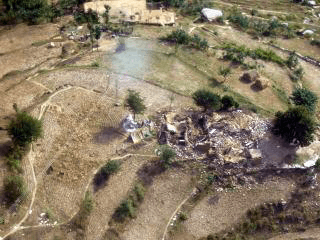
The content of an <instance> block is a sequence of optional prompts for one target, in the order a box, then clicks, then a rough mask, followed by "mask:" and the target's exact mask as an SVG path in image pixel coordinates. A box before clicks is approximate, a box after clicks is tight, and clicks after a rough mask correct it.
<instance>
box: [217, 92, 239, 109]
mask: <svg viewBox="0 0 320 240" xmlns="http://www.w3.org/2000/svg"><path fill="white" fill-rule="evenodd" d="M221 103H222V110H227V109H229V108H231V107H235V108H238V107H239V103H238V102H236V101H235V100H234V98H233V97H231V96H227V95H226V96H223V97H222V99H221Z"/></svg>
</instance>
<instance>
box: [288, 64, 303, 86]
mask: <svg viewBox="0 0 320 240" xmlns="http://www.w3.org/2000/svg"><path fill="white" fill-rule="evenodd" d="M303 75H304V70H303V68H302V67H301V66H300V67H298V68H296V69H295V70H294V71H293V73H292V74H291V75H290V77H291V80H292V81H294V82H297V81H299V80H301V79H302V77H303Z"/></svg>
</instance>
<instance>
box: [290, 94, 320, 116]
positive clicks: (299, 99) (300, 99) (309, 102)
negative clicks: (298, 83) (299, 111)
mask: <svg viewBox="0 0 320 240" xmlns="http://www.w3.org/2000/svg"><path fill="white" fill-rule="evenodd" d="M291 99H292V100H293V102H294V104H295V105H297V106H304V107H305V108H306V109H308V110H309V111H310V112H314V111H315V108H316V105H317V102H318V97H317V95H316V94H315V93H313V92H311V91H309V90H308V89H306V88H297V89H296V90H294V91H293V93H292V96H291Z"/></svg>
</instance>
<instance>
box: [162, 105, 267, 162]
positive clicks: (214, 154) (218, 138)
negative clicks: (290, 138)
mask: <svg viewBox="0 0 320 240" xmlns="http://www.w3.org/2000/svg"><path fill="white" fill-rule="evenodd" d="M270 127H271V124H270V123H269V122H268V121H266V120H262V119H260V118H259V117H258V116H257V115H256V114H254V113H250V112H245V111H243V110H233V111H228V112H219V113H212V115H211V116H209V115H206V114H204V113H198V112H196V113H195V112H192V113H189V114H186V115H185V116H180V115H175V114H174V113H167V114H164V115H163V118H162V122H161V125H160V131H159V133H158V141H159V143H160V144H169V145H170V146H171V147H173V148H174V149H175V150H176V152H177V156H178V157H183V158H205V157H208V158H211V159H216V160H220V161H227V162H239V161H241V160H244V159H252V160H258V159H261V158H262V157H263V153H262V152H261V150H260V149H259V141H260V140H261V139H262V138H263V137H264V135H265V134H266V133H267V132H268V131H269V129H270Z"/></svg>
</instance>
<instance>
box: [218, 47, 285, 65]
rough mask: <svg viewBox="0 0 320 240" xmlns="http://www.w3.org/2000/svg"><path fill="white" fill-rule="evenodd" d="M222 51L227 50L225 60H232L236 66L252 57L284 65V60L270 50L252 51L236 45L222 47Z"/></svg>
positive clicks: (259, 49)
mask: <svg viewBox="0 0 320 240" xmlns="http://www.w3.org/2000/svg"><path fill="white" fill-rule="evenodd" d="M222 49H224V50H226V53H225V55H224V59H226V60H230V61H232V62H233V63H236V64H243V61H244V58H245V57H251V58H253V59H262V60H265V61H270V62H275V63H277V64H279V65H280V66H283V65H284V60H283V59H282V58H281V57H280V56H278V55H277V54H276V53H275V52H274V51H272V50H270V49H268V50H264V49H262V48H258V49H255V50H251V49H249V48H246V47H245V46H237V45H235V44H225V45H223V46H222Z"/></svg>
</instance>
